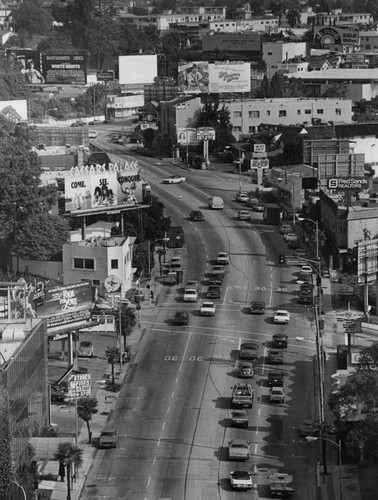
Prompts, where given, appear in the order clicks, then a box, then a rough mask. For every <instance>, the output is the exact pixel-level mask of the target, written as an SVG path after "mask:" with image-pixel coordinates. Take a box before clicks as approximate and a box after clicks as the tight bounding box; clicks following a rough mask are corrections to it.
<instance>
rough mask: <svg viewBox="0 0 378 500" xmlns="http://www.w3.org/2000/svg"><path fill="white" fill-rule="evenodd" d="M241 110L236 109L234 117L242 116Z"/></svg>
mask: <svg viewBox="0 0 378 500" xmlns="http://www.w3.org/2000/svg"><path fill="white" fill-rule="evenodd" d="M241 115H242V114H241V111H234V118H241Z"/></svg>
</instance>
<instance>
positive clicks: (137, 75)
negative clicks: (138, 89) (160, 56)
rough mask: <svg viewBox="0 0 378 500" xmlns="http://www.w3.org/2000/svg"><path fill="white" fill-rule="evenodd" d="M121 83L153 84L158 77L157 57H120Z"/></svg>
mask: <svg viewBox="0 0 378 500" xmlns="http://www.w3.org/2000/svg"><path fill="white" fill-rule="evenodd" d="M118 66H119V83H122V84H134V85H135V84H137V85H143V84H145V83H153V82H154V78H155V77H157V55H156V54H154V55H140V56H119V57H118Z"/></svg>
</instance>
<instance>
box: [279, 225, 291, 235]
mask: <svg viewBox="0 0 378 500" xmlns="http://www.w3.org/2000/svg"><path fill="white" fill-rule="evenodd" d="M292 231H293V227H292V226H291V225H290V224H281V226H280V233H281V234H286V233H291V232H292Z"/></svg>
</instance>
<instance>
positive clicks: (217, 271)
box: [211, 265, 226, 279]
mask: <svg viewBox="0 0 378 500" xmlns="http://www.w3.org/2000/svg"><path fill="white" fill-rule="evenodd" d="M225 274H226V268H225V266H220V265H217V266H213V269H212V270H211V277H212V278H221V279H223V278H224V276H225Z"/></svg>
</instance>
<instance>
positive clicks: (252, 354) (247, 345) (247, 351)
mask: <svg viewBox="0 0 378 500" xmlns="http://www.w3.org/2000/svg"><path fill="white" fill-rule="evenodd" d="M258 352H259V346H258V345H257V344H254V343H253V342H244V343H243V344H242V345H241V346H240V351H239V358H240V359H256V358H257V356H258Z"/></svg>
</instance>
